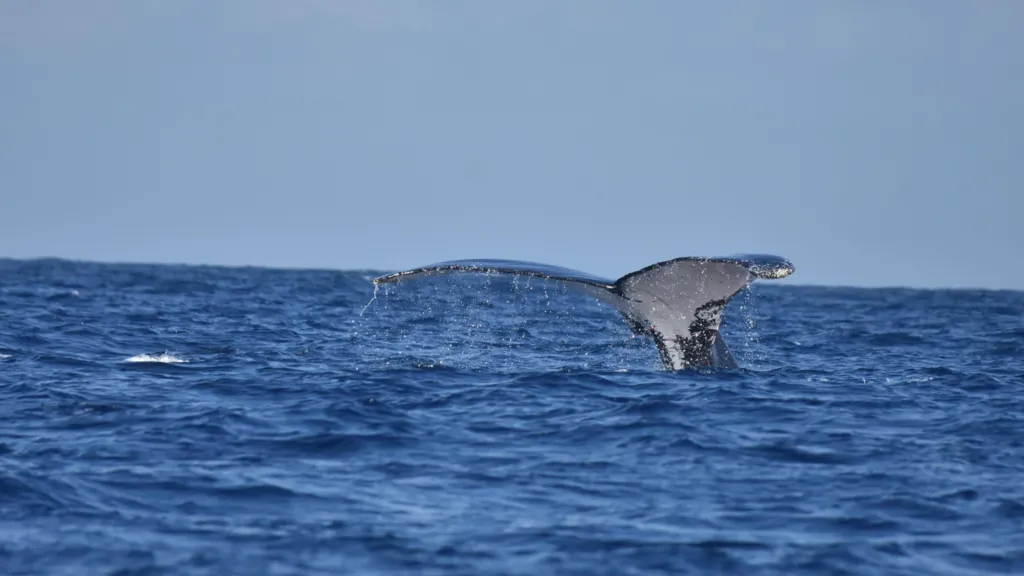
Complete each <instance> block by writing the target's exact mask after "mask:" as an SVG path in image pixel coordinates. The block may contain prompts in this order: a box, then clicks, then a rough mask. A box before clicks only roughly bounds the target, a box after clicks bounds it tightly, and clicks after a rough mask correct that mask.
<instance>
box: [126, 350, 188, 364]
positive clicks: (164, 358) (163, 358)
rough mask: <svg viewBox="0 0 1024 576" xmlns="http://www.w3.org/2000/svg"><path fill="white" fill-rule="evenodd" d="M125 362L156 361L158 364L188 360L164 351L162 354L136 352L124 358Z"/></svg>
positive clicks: (180, 362) (185, 361)
mask: <svg viewBox="0 0 1024 576" xmlns="http://www.w3.org/2000/svg"><path fill="white" fill-rule="evenodd" d="M124 361H125V362H158V363H160V364H183V363H187V362H188V360H185V359H183V358H179V357H177V356H175V355H174V354H168V353H167V352H164V353H162V354H137V355H135V356H132V357H131V358H125V359H124Z"/></svg>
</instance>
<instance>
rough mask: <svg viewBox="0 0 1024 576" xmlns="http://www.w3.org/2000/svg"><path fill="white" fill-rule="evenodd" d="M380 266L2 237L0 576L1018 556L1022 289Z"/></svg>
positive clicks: (957, 568) (897, 564)
mask: <svg viewBox="0 0 1024 576" xmlns="http://www.w3.org/2000/svg"><path fill="white" fill-rule="evenodd" d="M797 267H798V269H797V273H796V275H794V278H793V279H794V280H797V279H798V277H799V273H800V270H799V263H797ZM624 272H625V271H624ZM378 273H379V271H287V270H269V269H258V268H217V267H192V266H158V265H110V264H93V263H80V262H68V261H60V260H37V261H12V260H0V574H3V575H11V576H13V575H21V574H33V575H35V574H66V575H69V576H70V575H75V576H78V575H81V574H90V575H92V574H110V575H115V574H116V575H121V576H127V575H148V574H189V575H193V574H210V575H222V574H246V575H259V574H278V575H286V574H332V575H334V574H446V575H447V574H466V575H488V574H522V575H543V574H580V575H602V574H615V575H620V574H741V575H742V574H778V575H797V574H815V575H822V574H906V575H915V576H916V575H922V574H948V575H956V576H966V575H972V574H1024V293H1021V292H1010V291H1002V292H1000V291H968V290H962V291H941V290H909V289H853V288H823V287H803V286H798V285H791V284H784V285H778V284H773V283H770V282H761V281H759V282H757V283H755V284H754V285H753V286H752V287H751V288H750V289H748V290H747V291H745V292H744V293H741V294H740V295H739V296H737V298H736V299H734V300H733V301H732V302H731V303H730V304H729V306H728V307H727V308H726V312H725V326H724V333H725V334H726V337H727V340H728V341H729V343H730V346H731V348H732V350H733V353H734V354H735V355H736V357H737V359H738V360H739V361H740V363H741V366H742V367H741V368H740V369H738V370H692V371H684V372H679V373H670V372H666V371H664V370H663V369H662V367H661V363H660V361H659V358H658V353H657V350H656V348H655V346H654V345H653V343H652V342H651V341H650V340H648V339H646V338H640V337H633V335H632V334H631V333H630V331H629V329H628V327H627V326H626V325H625V323H624V322H623V321H622V320H621V319H620V318H619V317H618V315H617V314H616V313H615V312H614V311H613V310H611V309H610V308H608V307H607V306H606V305H603V304H599V303H597V302H596V301H594V300H592V299H590V298H588V297H587V296H585V295H582V294H578V293H576V292H573V291H571V290H567V289H566V287H565V286H564V285H561V284H558V283H554V282H545V281H539V280H537V279H529V280H528V279H522V278H499V277H480V276H475V277H474V276H471V277H462V278H459V277H441V278H432V279H426V280H423V281H420V282H416V283H409V284H404V285H403V284H400V285H395V286H389V287H388V289H387V290H384V289H383V288H382V289H381V291H379V292H378V293H376V294H375V293H374V288H373V285H372V283H371V281H370V279H371V278H372V277H373V276H375V275H376V274H378Z"/></svg>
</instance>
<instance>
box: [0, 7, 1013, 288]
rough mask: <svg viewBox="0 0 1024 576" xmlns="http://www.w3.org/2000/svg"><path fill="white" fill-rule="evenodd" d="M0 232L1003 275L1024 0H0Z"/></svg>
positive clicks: (251, 246) (971, 279)
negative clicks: (764, 256) (775, 257)
mask: <svg viewBox="0 0 1024 576" xmlns="http://www.w3.org/2000/svg"><path fill="white" fill-rule="evenodd" d="M0 78H2V89H0V256H7V257H17V258H26V257H37V256H59V257H65V258H79V259H90V260H113V261H146V262H190V263H217V264H232V265H234V264H254V265H268V266H301V267H327V268H374V269H394V268H401V267H407V266H415V265H420V264H426V263H430V262H434V261H438V260H446V259H452V258H468V257H499V258H518V259H527V260H537V261H541V262H548V263H552V264H558V265H563V266H569V267H573V268H579V269H582V270H585V271H588V272H592V273H595V274H602V275H606V276H616V275H618V274H621V273H625V272H628V271H629V270H632V269H635V268H639V267H642V266H644V265H646V264H649V263H652V262H655V261H658V260H663V259H667V258H671V257H675V256H682V255H719V254H729V253H734V252H769V253H775V254H779V255H782V256H785V257H788V258H790V259H791V260H792V261H793V262H794V263H795V264H796V267H797V273H796V274H795V275H794V276H793V278H792V281H793V282H794V283H813V284H843V285H862V286H877V285H904V286H929V287H930V286H958V287H961V286H977V287H992V288H1016V289H1024V266H1022V265H1021V263H1022V258H1021V257H1020V254H1021V250H1022V248H1024V227H1022V225H1021V222H1020V221H1021V219H1022V217H1024V111H1022V107H1024V1H1020V0H1006V1H992V0H978V1H967V0H960V1H956V2H949V1H935V0H915V1H911V0H905V1H898V2H892V1H881V0H876V1H853V0H850V1H844V2H826V1H820V0H814V1H810V0H808V1H795V0H791V1H783V2H764V1H758V2H745V1H739V0H737V1H730V2H685V1H682V0H666V1H663V2H623V1H616V2H600V1H597V0H586V1H583V0H580V1H575V2H570V1H558V0H544V1H541V0H535V1H525V2H524V1H520V0H517V1H508V0H507V1H502V2H498V1H482V0H471V1H462V2H456V1H451V0H438V1H434V2H408V1H397V0H395V1H376V0H375V1H369V0H363V1H359V2H350V1H341V0H333V1H332V0H322V1H314V0H278V1H272V0H236V1H221V2H211V1H208V0H173V1H172V0H163V1H148V2H147V1H142V0H125V1H108V0H93V1H81V0H66V1H53V0H31V1H28V0H0Z"/></svg>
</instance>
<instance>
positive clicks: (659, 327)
mask: <svg viewBox="0 0 1024 576" xmlns="http://www.w3.org/2000/svg"><path fill="white" fill-rule="evenodd" d="M452 273H476V274H514V275H526V276H535V277H539V278H545V279H550V280H557V281H562V282H566V283H568V285H570V286H573V287H576V288H580V289H582V290H584V291H585V292H587V293H589V294H591V295H593V296H595V297H597V298H599V299H601V300H603V301H605V302H607V303H609V304H610V305H611V306H612V307H614V308H615V309H616V310H618V311H619V313H620V314H622V316H623V317H624V318H625V319H626V322H627V323H628V324H629V325H630V327H631V328H632V329H633V331H634V332H636V333H638V334H645V335H649V336H651V337H652V338H653V339H654V342H655V343H656V344H657V346H658V351H659V352H660V353H661V360H662V362H663V363H664V365H665V367H666V368H667V369H669V370H681V369H683V368H686V367H690V366H713V367H722V368H729V367H735V366H736V361H735V359H734V358H733V356H732V354H731V353H730V352H729V347H728V345H727V344H726V342H725V339H724V338H723V337H722V335H721V334H720V332H719V327H720V325H721V317H722V310H723V309H724V308H725V305H726V304H728V303H729V300H731V299H732V298H733V296H735V295H736V294H738V293H739V292H740V291H741V290H743V289H744V288H745V287H746V286H747V285H748V284H750V283H751V282H753V281H754V280H755V279H757V278H762V279H769V280H770V279H777V278H785V277H786V276H789V275H790V274H792V273H793V265H792V264H791V263H790V262H789V261H787V260H785V259H783V258H780V257H778V256H770V255H739V256H729V257H722V258H701V257H683V258H675V259H672V260H666V261H664V262H658V263H657V264H652V265H650V266H647V267H646V268H642V269H640V270H637V271H635V272H630V273H629V274H626V275H625V276H623V277H621V278H619V279H618V280H614V281H612V280H607V279H604V278H600V277H597V276H592V275H590V274H586V273H584V272H579V271H576V270H570V269H568V268H560V267H556V266H549V265H546V264H538V263H535V262H521V261H516V260H453V261H449V262H441V263H438V264H432V265H430V266H424V267H421V268H414V269H411V270H406V271H403V272H395V273H393V274H388V275H385V276H380V277H378V278H375V279H374V280H373V282H374V284H385V283H392V282H399V281H404V280H410V279H414V278H421V277H425V276H433V275H438V274H452Z"/></svg>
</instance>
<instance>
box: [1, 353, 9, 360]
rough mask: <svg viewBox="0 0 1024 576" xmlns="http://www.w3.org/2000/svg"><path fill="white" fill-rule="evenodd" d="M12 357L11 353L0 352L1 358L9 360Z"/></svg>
mask: <svg viewBox="0 0 1024 576" xmlns="http://www.w3.org/2000/svg"><path fill="white" fill-rule="evenodd" d="M10 357H11V355H10V354H0V360H7V359H8V358H10Z"/></svg>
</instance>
